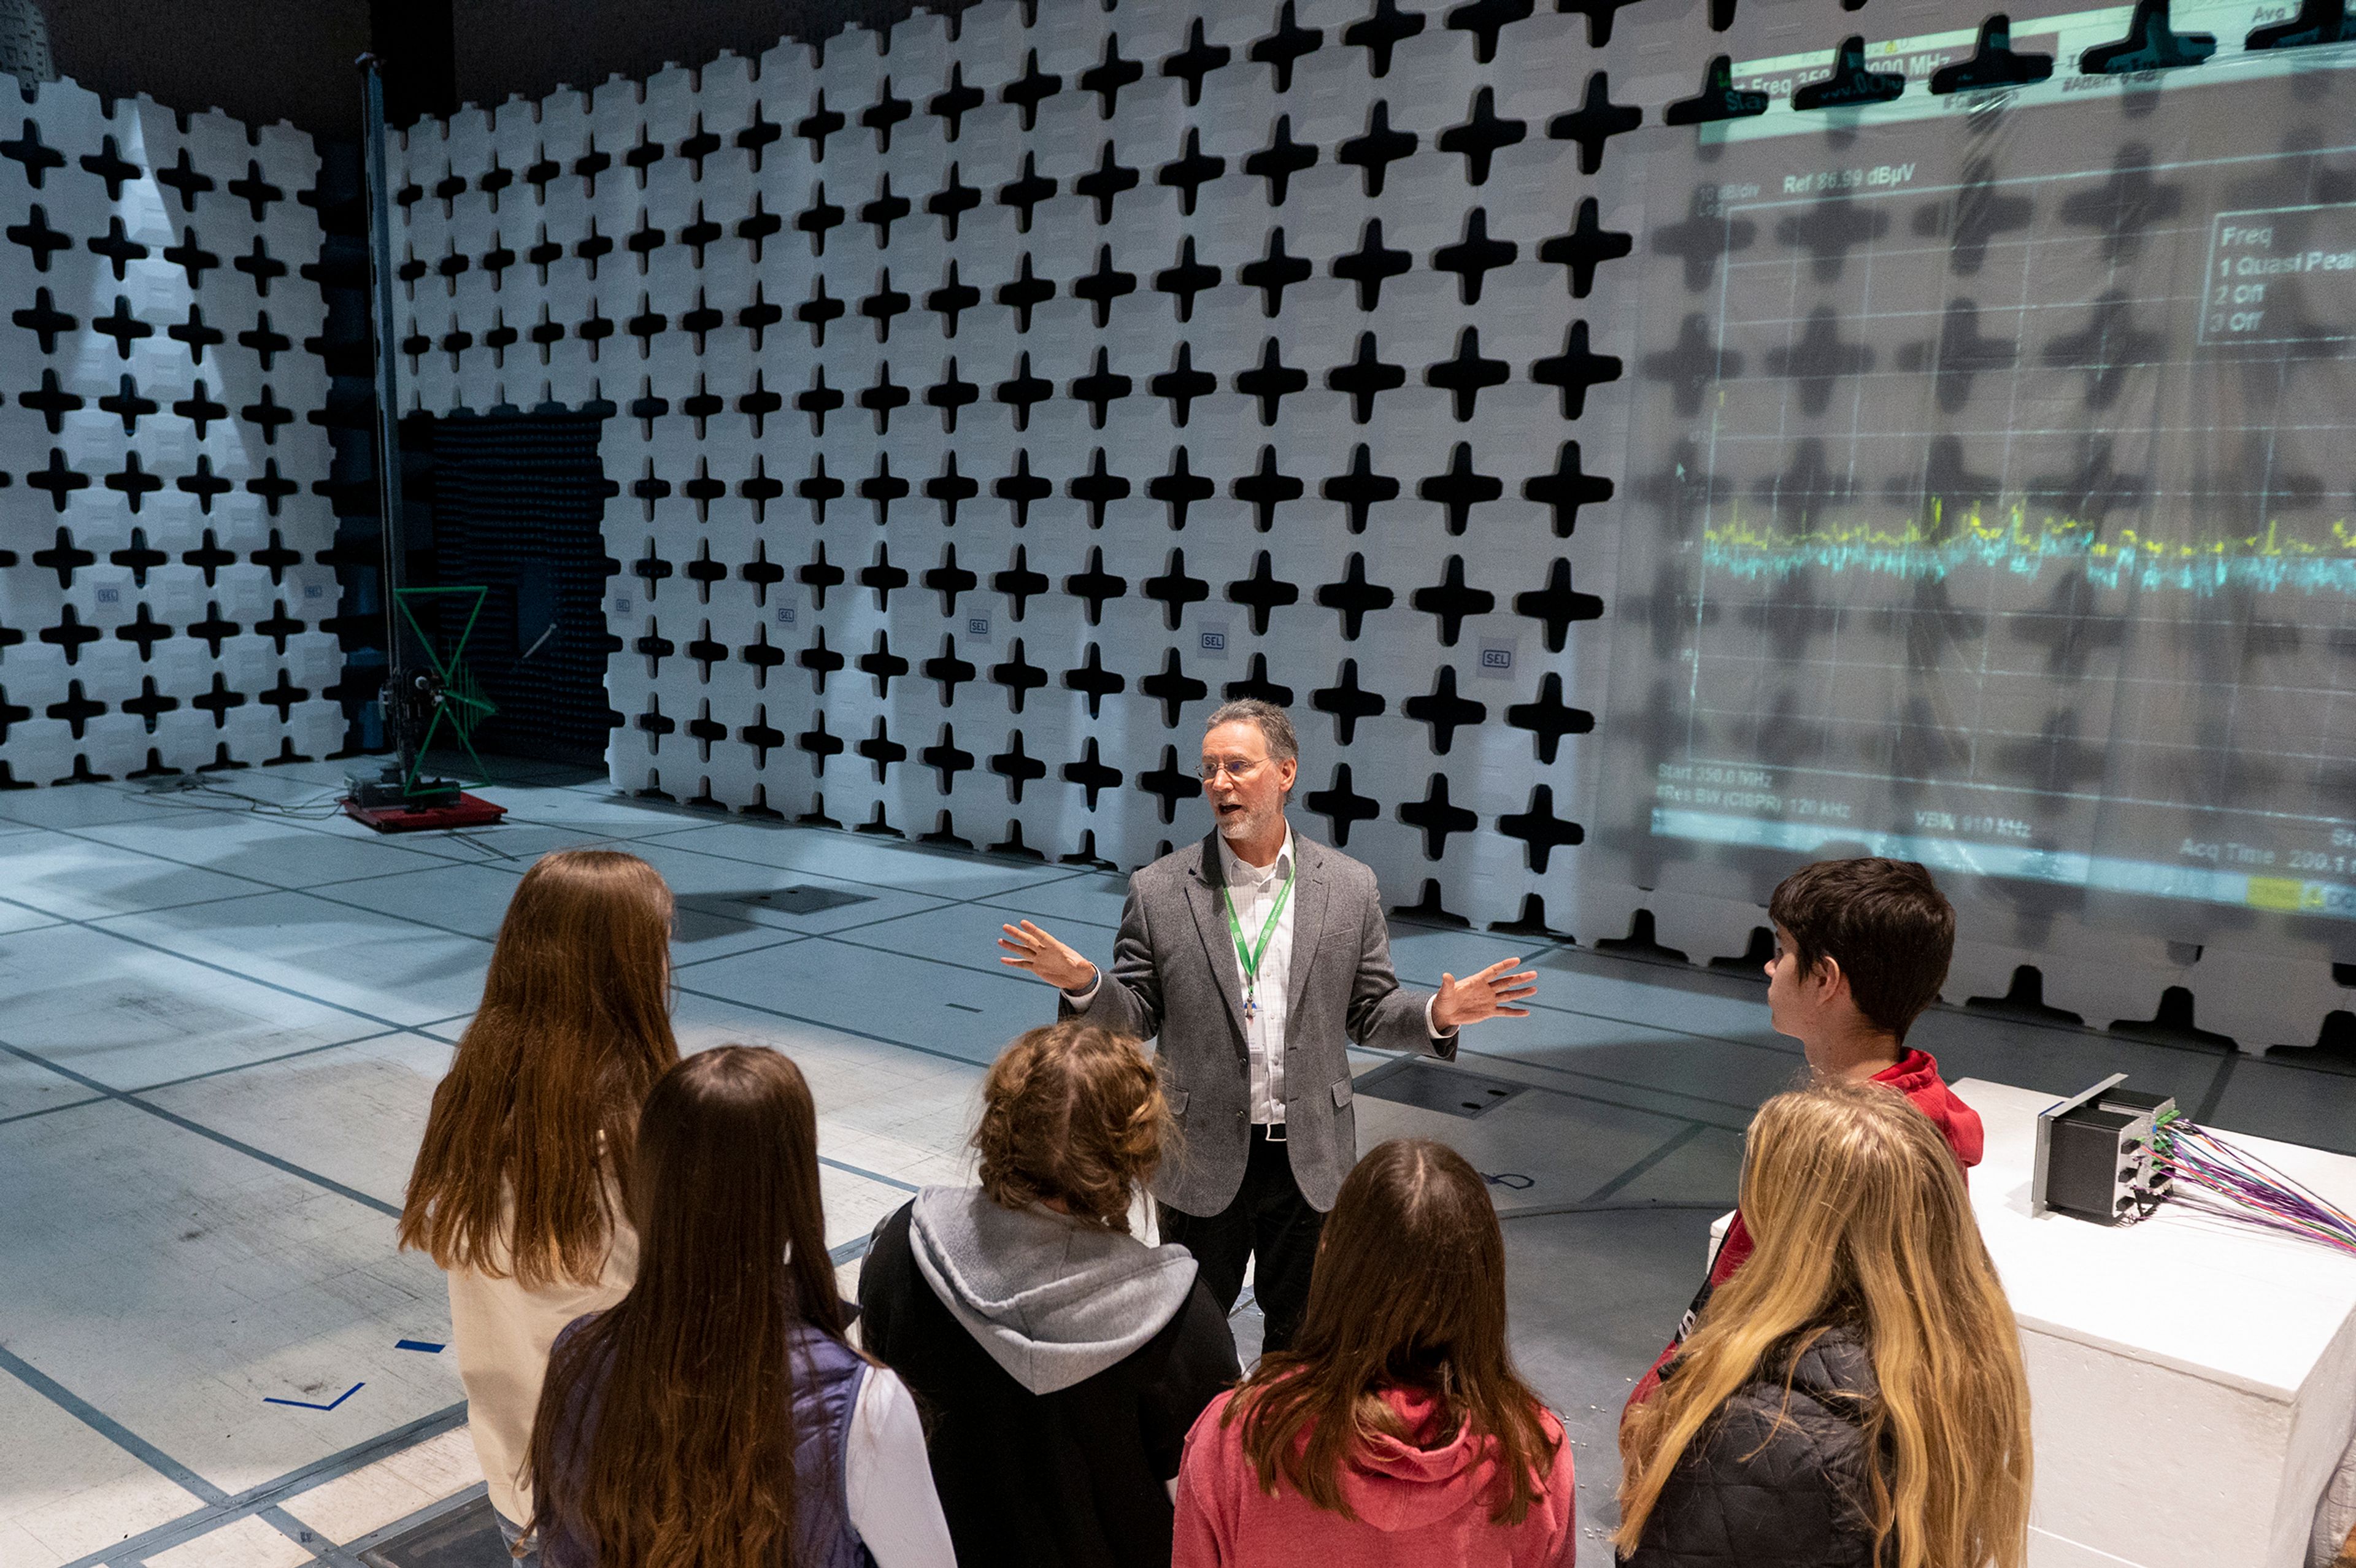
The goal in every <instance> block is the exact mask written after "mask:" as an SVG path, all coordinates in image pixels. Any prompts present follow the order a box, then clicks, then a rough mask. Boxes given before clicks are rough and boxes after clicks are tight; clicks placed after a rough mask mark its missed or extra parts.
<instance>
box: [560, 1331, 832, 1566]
mask: <svg viewBox="0 0 2356 1568" xmlns="http://www.w3.org/2000/svg"><path fill="white" fill-rule="evenodd" d="M595 1316H596V1314H594V1313H592V1314H590V1315H589V1316H588V1317H577V1318H575V1319H573V1321H572V1322H571V1323H569V1324H567V1325H566V1326H565V1328H564V1332H563V1333H562V1334H560V1335H558V1336H557V1338H556V1343H557V1345H558V1346H562V1345H563V1344H564V1342H565V1341H566V1340H568V1339H571V1338H572V1337H573V1335H574V1334H576V1333H577V1332H579V1331H580V1329H581V1328H582V1327H583V1326H584V1325H585V1324H587V1323H588V1322H590V1321H591V1319H592V1318H594V1317H595ZM793 1353H794V1430H795V1432H796V1433H797V1434H798V1438H797V1441H796V1442H795V1445H794V1476H795V1482H796V1485H795V1492H794V1504H795V1507H794V1544H795V1546H796V1548H797V1550H796V1552H795V1553H794V1559H793V1568H874V1563H875V1560H874V1558H873V1557H872V1556H870V1555H869V1553H868V1551H867V1547H866V1544H865V1543H864V1542H863V1541H861V1540H860V1539H859V1532H858V1531H856V1530H854V1529H852V1528H851V1501H850V1497H849V1494H848V1492H847V1490H846V1488H847V1487H848V1485H849V1466H850V1457H849V1456H850V1451H851V1415H852V1413H854V1412H855V1411H856V1410H857V1408H858V1405H859V1391H860V1389H861V1387H862V1386H863V1385H864V1383H865V1381H866V1378H867V1372H868V1365H867V1362H866V1361H864V1360H862V1359H861V1357H860V1355H859V1352H858V1351H856V1350H854V1349H851V1347H850V1346H848V1345H846V1344H844V1343H842V1341H841V1340H840V1339H834V1338H833V1337H832V1336H830V1335H829V1334H826V1333H823V1332H821V1331H820V1330H819V1329H816V1328H808V1327H804V1328H797V1329H795V1330H794V1351H793ZM610 1370H611V1363H610V1361H608V1362H605V1363H601V1364H600V1365H598V1366H597V1367H595V1368H594V1369H591V1370H590V1371H587V1372H586V1373H585V1375H584V1377H583V1378H582V1380H581V1381H580V1383H579V1384H577V1385H576V1386H575V1387H574V1389H573V1398H572V1399H571V1400H570V1401H569V1402H568V1403H567V1404H566V1407H565V1412H564V1423H563V1426H562V1429H561V1430H560V1431H559V1432H558V1433H557V1435H556V1441H555V1443H554V1445H553V1447H554V1450H555V1453H556V1456H557V1474H556V1476H555V1477H553V1479H554V1480H555V1481H556V1483H557V1485H556V1490H557V1491H558V1492H559V1493H560V1494H562V1493H565V1492H571V1491H573V1490H575V1489H576V1488H577V1485H578V1482H579V1478H580V1471H581V1468H582V1467H583V1466H584V1465H586V1464H587V1463H588V1459H589V1447H590V1443H591V1440H592V1439H593V1437H594V1435H595V1433H596V1429H597V1420H598V1415H599V1413H600V1411H601V1409H602V1408H603V1406H604V1404H605V1377H606V1374H607V1373H608V1372H609V1371H610ZM540 1560H541V1563H542V1564H543V1568H597V1558H596V1554H595V1553H594V1552H593V1551H591V1550H590V1547H589V1545H588V1543H587V1542H585V1541H582V1540H581V1539H580V1537H579V1536H578V1535H576V1534H574V1533H573V1531H571V1530H570V1529H568V1528H567V1521H566V1520H563V1519H562V1518H559V1519H558V1520H555V1521H554V1522H553V1523H552V1524H551V1525H549V1526H548V1527H547V1528H546V1529H545V1530H543V1531H542V1532H541V1545H540ZM780 1568H783V1565H782V1564H781V1565H780Z"/></svg>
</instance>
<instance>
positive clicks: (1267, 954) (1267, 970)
mask: <svg viewBox="0 0 2356 1568" xmlns="http://www.w3.org/2000/svg"><path fill="white" fill-rule="evenodd" d="M1219 869H1220V870H1221V872H1222V873H1223V874H1224V875H1225V876H1226V880H1227V904H1228V907H1229V908H1230V909H1232V910H1233V911H1234V912H1235V916H1236V925H1237V927H1238V928H1240V929H1241V930H1242V932H1243V936H1244V942H1245V944H1247V945H1248V946H1258V944H1259V934H1260V932H1261V930H1262V929H1263V928H1265V927H1266V926H1267V924H1268V916H1269V910H1270V908H1272V907H1273V906H1274V904H1275V903H1276V898H1277V894H1279V893H1280V892H1282V891H1284V883H1285V879H1287V878H1288V877H1290V876H1291V875H1292V829H1291V827H1290V826H1288V827H1286V828H1285V830H1284V847H1283V848H1280V849H1279V850H1278V851H1277V852H1276V859H1274V860H1272V861H1270V862H1269V864H1267V865H1265V866H1255V865H1253V864H1252V863H1251V862H1249V861H1248V860H1246V859H1244V858H1243V857H1242V856H1241V855H1238V854H1237V853H1236V851H1235V847H1234V846H1233V845H1231V844H1229V843H1228V842H1227V841H1226V838H1225V837H1221V838H1220V840H1219ZM1300 892H1301V888H1300V884H1298V883H1295V884H1294V885H1293V889H1292V894H1291V895H1290V896H1288V897H1287V898H1286V899H1285V901H1284V908H1283V909H1282V910H1281V911H1279V912H1278V913H1277V917H1276V929H1275V930H1273V931H1271V932H1269V936H1268V946H1267V947H1266V948H1265V949H1264V950H1263V951H1262V952H1261V953H1260V955H1259V979H1258V982H1257V984H1255V983H1254V982H1253V981H1252V980H1251V979H1250V978H1248V976H1246V975H1245V974H1244V961H1243V955H1241V954H1240V953H1237V952H1236V944H1235V933H1234V932H1233V931H1230V932H1229V933H1227V951H1228V952H1229V953H1231V954H1234V955H1235V960H1236V983H1237V985H1239V986H1241V987H1243V991H1244V995H1245V996H1246V997H1250V998H1251V999H1252V1001H1253V1003H1254V1005H1253V1006H1251V1007H1248V1008H1246V1009H1245V1012H1244V1056H1245V1059H1246V1060H1247V1061H1248V1062H1249V1063H1250V1069H1251V1119H1252V1121H1253V1122H1254V1123H1255V1124H1256V1125H1267V1126H1282V1125H1284V1017H1285V1014H1284V991H1285V987H1286V985H1287V984H1288V983H1289V982H1290V979H1291V976H1292V912H1293V910H1294V909H1295V908H1296V907H1297V906H1298V903H1299V895H1300ZM1220 923H1221V924H1223V925H1224V924H1226V919H1225V917H1224V916H1223V917H1221V920H1220Z"/></svg>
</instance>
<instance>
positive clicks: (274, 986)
mask: <svg viewBox="0 0 2356 1568" xmlns="http://www.w3.org/2000/svg"><path fill="white" fill-rule="evenodd" d="M277 891H280V892H285V891H288V890H286V889H284V888H280V889H278V890H277ZM0 903H13V904H17V905H18V907H19V908H29V907H30V906H29V905H26V904H23V903H22V902H21V901H18V900H16V899H11V898H7V897H5V895H0ZM183 907H185V906H183ZM137 913H140V912H124V913H123V914H112V915H108V916H107V917H106V918H107V919H108V920H130V919H134V918H136V915H137ZM65 923H67V924H69V925H74V926H79V927H80V928H81V929H82V930H84V931H90V932H95V933H98V934H99V935H102V936H111V937H112V938H114V940H116V941H117V942H127V943H129V944H131V945H132V946H134V947H144V948H145V949H146V950H147V951H148V952H150V953H160V954H162V955H164V956H165V957H166V958H177V959H178V960H179V961H180V962H181V963H183V964H194V965H197V966H198V967H199V968H202V969H210V970H211V971H212V972H213V973H214V974H216V975H226V976H229V977H230V978H231V979H233V980H243V981H244V982H246V984H248V985H250V986H260V987H262V988H263V989H265V990H271V991H276V992H277V993H278V994H279V995H281V996H284V997H295V999H296V1000H297V1001H305V1002H309V1003H312V1004H313V1005H314V1006H316V1007H322V1008H328V1009H330V1010H331V1011H334V1012H339V1013H345V1014H348V1015H349V1016H350V1017H352V1018H356V1019H366V1020H367V1021H368V1022H369V1023H372V1024H375V1025H376V1026H377V1027H378V1028H379V1029H407V1028H409V1027H410V1026H409V1025H407V1024H404V1023H401V1022H398V1021H397V1020H395V1019H387V1018H379V1017H378V1016H377V1015H376V1014H374V1013H370V1012H363V1011H362V1010H361V1009H359V1008H356V1007H353V1006H351V1005H350V1004H349V1003H347V1002H331V1001H329V1000H328V999H327V997H315V996H313V995H311V993H309V992H308V991H298V990H296V989H295V987H292V986H287V985H282V984H280V983H279V982H278V981H276V980H265V979H263V978H262V976H259V975H249V974H247V973H245V972H244V971H243V970H241V969H232V968H230V966H229V965H226V964H220V963H217V962H215V961H214V960H212V959H210V958H198V957H197V956H196V955H193V954H188V953H182V952H179V951H177V950H176V949H174V948H170V947H166V946H165V945H164V944H162V943H160V942H150V941H148V940H147V939H146V938H145V937H143V936H134V935H132V934H131V933H128V932H123V931H110V930H108V929H107V928H106V927H105V926H104V925H102V924H101V923H99V922H97V921H94V920H78V919H74V918H72V917H68V918H67V920H66V922H65Z"/></svg>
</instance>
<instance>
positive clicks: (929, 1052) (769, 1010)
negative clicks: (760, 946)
mask: <svg viewBox="0 0 2356 1568" xmlns="http://www.w3.org/2000/svg"><path fill="white" fill-rule="evenodd" d="M679 991H680V995H682V996H688V997H701V998H702V999H703V1000H705V1001H707V1002H721V1003H723V1004H725V1005H727V1006H729V1007H732V1008H749V1009H751V1010H752V1011H754V1012H756V1013H766V1014H768V1015H769V1016H770V1017H771V1018H776V1019H787V1021H788V1022H791V1023H798V1024H809V1026H810V1027H811V1028H813V1029H831V1030H832V1031H834V1032H835V1033H837V1034H847V1035H849V1036H851V1038H852V1039H853V1040H873V1041H874V1042H875V1043H876V1044H878V1045H889V1046H894V1047H896V1048H898V1049H899V1050H902V1051H915V1052H916V1053H917V1054H918V1055H920V1056H933V1057H938V1058H939V1059H940V1060H942V1061H954V1062H957V1063H958V1064H959V1065H961V1066H965V1067H970V1068H972V1069H973V1070H974V1071H975V1072H982V1071H984V1070H986V1069H987V1068H988V1067H989V1066H990V1063H989V1062H987V1061H975V1060H974V1059H973V1058H972V1057H970V1056H959V1055H958V1054H956V1053H955V1052H953V1051H943V1050H940V1049H939V1048H938V1047H937V1046H930V1045H918V1044H916V1042H915V1041H913V1040H894V1039H893V1038H892V1037H891V1036H890V1035H888V1034H877V1033H875V1032H874V1031H873V1030H872V1029H853V1028H851V1026H850V1025H848V1024H839V1023H831V1022H830V1021H828V1020H827V1019H814V1018H810V1017H809V1016H807V1015H805V1014H802V1013H789V1012H787V1011H786V1010H785V1009H784V1008H773V1007H769V1006H767V1005H766V1004H765V1003H762V1002H748V1001H745V1000H744V999H742V998H741V997H726V996H722V995H721V994H720V993H718V992H716V991H700V990H697V989H696V988H695V987H692V986H681V987H679Z"/></svg>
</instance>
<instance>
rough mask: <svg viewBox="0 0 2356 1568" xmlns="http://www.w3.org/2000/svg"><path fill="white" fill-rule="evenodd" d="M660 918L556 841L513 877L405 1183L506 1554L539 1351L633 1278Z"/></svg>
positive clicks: (652, 885)
mask: <svg viewBox="0 0 2356 1568" xmlns="http://www.w3.org/2000/svg"><path fill="white" fill-rule="evenodd" d="M670 923H671V895H670V889H669V887H667V886H665V885H664V883H663V880H662V878H661V876H660V875H659V874H658V873H657V872H656V870H655V869H654V868H653V867H652V866H649V865H648V864H647V863H646V862H645V861H644V860H641V859H638V858H637V856H635V855H625V854H622V853H620V852H619V851H616V850H612V849H562V850H559V851H557V852H556V853H554V854H552V855H544V856H542V857H541V859H540V860H539V861H538V862H537V863H535V864H534V865H533V866H532V868H531V869H530V870H528V871H526V872H525V873H524V876H523V880H522V881H521V882H520V883H519V885H518V886H517V888H516V891H515V896H514V898H513V899H511V900H510V901H509V903H508V912H507V917H506V919H505V920H504V921H502V922H501V923H500V925H499V937H498V944H497V945H496V946H495V947H494V948H493V949H492V951H491V965H490V972H489V974H488V975H487V976H486V977H485V978H484V981H483V1002H482V1006H481V1007H480V1008H478V1009H477V1012H476V1014H475V1017H474V1019H473V1020H472V1021H471V1022H470V1023H468V1024H467V1026H466V1032H465V1033H464V1034H463V1035H461V1036H460V1037H459V1039H458V1051H457V1055H456V1057H455V1059H454V1060H453V1061H451V1064H450V1072H449V1073H448V1075H447V1076H446V1077H444V1079H443V1080H442V1083H441V1085H440V1086H439V1087H438V1088H436V1089H435V1090H434V1108H433V1110H432V1112H431V1114H430V1115H428V1116H427V1118H426V1123H425V1139H424V1143H423V1146H422V1147H420V1148H419V1149H418V1151H417V1164H416V1167H415V1168H413V1169H412V1171H411V1173H410V1178H409V1193H408V1201H407V1202H406V1203H405V1204H404V1206H403V1207H402V1215H401V1231H400V1238H401V1244H402V1246H403V1247H416V1248H419V1249H421V1250H423V1251H424V1252H427V1253H431V1254H432V1255H433V1258H434V1262H435V1263H436V1264H440V1265H441V1267H442V1268H443V1270H444V1272H445V1273H446V1274H447V1275H448V1276H449V1284H450V1323H451V1332H452V1335H453V1337H454V1339H455V1342H456V1345H457V1349H458V1375H459V1379H460V1381H462V1382H463V1383H464V1384H465V1385H466V1424H467V1429H468V1430H469V1432H471V1433H472V1435H473V1436H474V1439H475V1453H476V1456H477V1458H479V1459H480V1460H481V1461H482V1466H483V1477H484V1479H485V1480H486V1481H487V1483H488V1484H489V1488H490V1498H491V1506H492V1508H493V1509H495V1510H497V1512H498V1519H499V1524H500V1528H501V1530H502V1531H503V1532H504V1533H505V1534H506V1535H507V1538H508V1540H509V1541H510V1542H511V1543H512V1542H513V1541H517V1540H518V1539H519V1538H520V1536H521V1535H522V1532H523V1528H524V1524H525V1521H527V1520H530V1518H531V1493H530V1479H529V1477H527V1476H526V1475H525V1474H524V1465H525V1457H526V1454H527V1450H528V1448H529V1445H530V1437H531V1421H532V1412H533V1411H534V1410H535V1409H536V1408H537V1407H538V1405H539V1403H540V1383H541V1373H542V1371H544V1370H545V1368H546V1367H547V1365H548V1348H549V1346H550V1344H551V1343H552V1341H553V1340H554V1339H555V1338H556V1335H557V1332H558V1331H559V1330H560V1329H562V1328H563V1327H564V1325H566V1324H567V1323H569V1322H571V1321H572V1320H573V1318H575V1317H579V1316H581V1314H583V1313H584V1312H589V1311H594V1310H595V1309H596V1308H598V1307H609V1306H611V1305H612V1304H613V1303H615V1302H616V1301H618V1300H620V1299H621V1296H622V1293H623V1292H624V1291H626V1290H627V1289H628V1288H629V1286H630V1281H631V1278H632V1277H633V1275H634V1274H635V1272H636V1269H637V1233H636V1232H635V1231H633V1230H632V1229H631V1226H630V1222H629V1219H628V1217H627V1216H626V1214H625V1213H624V1212H623V1211H622V1204H621V1200H620V1192H619V1185H618V1184H619V1182H620V1181H621V1179H622V1174H623V1172H624V1171H625V1170H626V1168H627V1166H628V1162H629V1158H630V1151H631V1147H632V1145H633V1144H634V1143H635V1141H636V1139H637V1125H638V1107H639V1106H640V1105H641V1104H644V1103H645V1100H646V1097H647V1093H648V1091H649V1090H651V1089H652V1088H653V1087H654V1084H655V1081H656V1080H657V1079H658V1078H660V1077H661V1076H662V1074H663V1072H664V1071H665V1070H666V1069H668V1068H669V1067H670V1066H671V1064H672V1063H674V1062H676V1061H678V1060H679V1043H678V1041H677V1040H675V1039H674V1038H673V1037H672V1035H671V1028H670Z"/></svg>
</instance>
